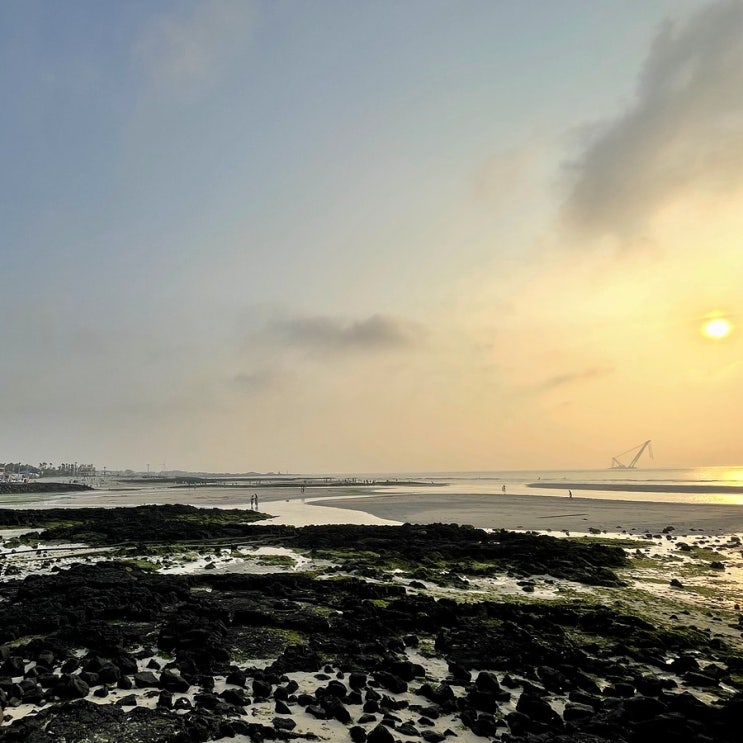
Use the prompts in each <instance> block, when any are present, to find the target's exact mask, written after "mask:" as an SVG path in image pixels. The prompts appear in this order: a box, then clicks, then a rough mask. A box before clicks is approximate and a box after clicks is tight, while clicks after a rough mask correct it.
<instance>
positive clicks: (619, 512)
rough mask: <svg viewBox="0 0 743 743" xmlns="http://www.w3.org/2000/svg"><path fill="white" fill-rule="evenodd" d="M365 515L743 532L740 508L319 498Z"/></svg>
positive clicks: (539, 526)
mask: <svg viewBox="0 0 743 743" xmlns="http://www.w3.org/2000/svg"><path fill="white" fill-rule="evenodd" d="M328 501H332V505H333V506H335V507H338V508H346V509H352V510H359V511H366V512H367V513H370V514H373V515H374V516H377V517H378V518H382V519H388V520H390V521H397V522H403V523H405V522H408V523H413V524H431V523H437V522H441V523H458V524H470V525H472V526H476V527H479V528H490V529H527V530H538V531H545V530H553V531H564V530H569V531H580V532H585V531H588V530H589V529H600V530H602V531H607V532H617V531H627V532H638V533H645V532H652V533H658V532H660V531H662V530H663V529H664V528H665V527H667V526H673V527H674V531H675V533H676V534H684V533H704V534H737V533H741V532H743V506H740V505H724V504H697V503H694V504H687V503H661V502H655V501H643V502H638V501H623V500H599V499H593V498H581V497H578V496H574V497H573V498H567V497H564V496H563V497H557V496H555V497H552V496H544V495H535V496H529V495H481V494H470V495H461V494H457V495H451V494H445V493H437V492H426V493H425V494H420V495H418V494H393V495H374V496H369V497H363V498H353V499H350V498H348V499H346V498H342V497H335V498H332V499H328V500H325V499H323V505H326V506H327V505H331V503H329V502H328Z"/></svg>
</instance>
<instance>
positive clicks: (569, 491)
mask: <svg viewBox="0 0 743 743" xmlns="http://www.w3.org/2000/svg"><path fill="white" fill-rule="evenodd" d="M572 497H573V491H572V490H568V498H572Z"/></svg>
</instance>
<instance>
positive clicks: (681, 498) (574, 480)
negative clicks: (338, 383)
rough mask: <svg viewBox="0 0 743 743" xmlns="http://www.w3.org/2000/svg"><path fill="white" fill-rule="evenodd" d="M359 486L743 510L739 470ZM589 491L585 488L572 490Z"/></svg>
mask: <svg viewBox="0 0 743 743" xmlns="http://www.w3.org/2000/svg"><path fill="white" fill-rule="evenodd" d="M345 477H355V478H357V479H358V480H359V481H363V480H365V479H368V480H380V479H389V480H392V481H400V482H404V481H411V480H414V481H416V482H421V483H429V484H432V485H435V486H437V487H438V488H442V490H441V491H440V492H445V493H449V494H451V495H462V494H473V495H474V494H479V495H487V494H492V495H498V494H502V493H503V492H504V490H503V488H504V487H505V492H506V493H507V494H508V495H549V496H555V495H567V492H568V490H573V492H574V495H575V496H580V497H581V498H599V499H611V500H630V501H648V500H652V501H655V502H662V503H700V504H706V503H720V504H730V505H743V466H731V467H696V468H689V469H640V468H637V469H605V470H516V471H482V472H405V473H393V474H386V475H380V474H354V475H346V476H345ZM579 485H582V486H590V487H577V486H579ZM384 492H386V493H412V492H415V493H420V492H421V487H420V486H419V485H408V484H404V485H391V486H386V487H385V488H384Z"/></svg>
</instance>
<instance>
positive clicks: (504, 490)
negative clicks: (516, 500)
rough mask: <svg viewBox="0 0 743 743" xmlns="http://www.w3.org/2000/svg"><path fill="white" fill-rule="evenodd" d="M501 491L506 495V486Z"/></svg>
mask: <svg viewBox="0 0 743 743" xmlns="http://www.w3.org/2000/svg"><path fill="white" fill-rule="evenodd" d="M501 490H502V491H503V494H504V495H505V492H506V486H505V485H504V486H503V487H502V488H501Z"/></svg>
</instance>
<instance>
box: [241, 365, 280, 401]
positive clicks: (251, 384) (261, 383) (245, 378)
mask: <svg viewBox="0 0 743 743" xmlns="http://www.w3.org/2000/svg"><path fill="white" fill-rule="evenodd" d="M278 379H279V373H278V372H276V371H275V370H273V369H257V370H255V371H250V372H240V373H239V374H236V375H235V377H234V379H233V381H234V383H235V384H236V385H237V387H238V388H239V389H240V391H241V392H243V393H245V394H249V395H250V394H254V393H257V392H262V391H263V390H266V389H268V388H269V387H273V386H274V385H275V384H276V383H277V382H278Z"/></svg>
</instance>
